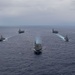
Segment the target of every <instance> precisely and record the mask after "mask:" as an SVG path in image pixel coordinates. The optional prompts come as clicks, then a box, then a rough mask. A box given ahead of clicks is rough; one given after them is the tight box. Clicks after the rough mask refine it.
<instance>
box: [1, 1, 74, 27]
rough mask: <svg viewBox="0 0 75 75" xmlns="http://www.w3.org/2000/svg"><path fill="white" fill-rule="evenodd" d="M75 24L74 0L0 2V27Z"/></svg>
mask: <svg viewBox="0 0 75 75" xmlns="http://www.w3.org/2000/svg"><path fill="white" fill-rule="evenodd" d="M71 24H75V0H0V26H1V25H4V26H7V25H9V26H12V25H13V26H17V25H71Z"/></svg>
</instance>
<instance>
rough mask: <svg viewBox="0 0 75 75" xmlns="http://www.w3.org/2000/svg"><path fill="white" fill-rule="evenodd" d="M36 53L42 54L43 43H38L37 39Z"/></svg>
mask: <svg viewBox="0 0 75 75" xmlns="http://www.w3.org/2000/svg"><path fill="white" fill-rule="evenodd" d="M34 53H35V54H41V53H42V45H41V43H36V41H35V44H34Z"/></svg>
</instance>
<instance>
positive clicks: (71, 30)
mask: <svg viewBox="0 0 75 75" xmlns="http://www.w3.org/2000/svg"><path fill="white" fill-rule="evenodd" d="M19 28H20V29H22V30H25V33H23V34H18V30H19ZM52 28H54V29H55V30H58V31H59V33H58V34H53V33H52V32H51V29H52ZM0 35H2V36H3V37H5V38H6V39H5V40H4V41H3V42H0V75H75V27H73V26H72V27H71V26H70V27H69V26H66V27H65V26H56V27H55V26H54V27H52V26H29V27H28V26H26V27H25V26H23V27H0ZM66 35H67V36H68V38H69V42H65V41H64V37H65V36H66ZM36 37H40V38H41V41H42V48H43V49H42V54H40V55H36V54H34V51H33V49H34V42H35V39H36Z"/></svg>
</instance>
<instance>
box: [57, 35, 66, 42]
mask: <svg viewBox="0 0 75 75" xmlns="http://www.w3.org/2000/svg"><path fill="white" fill-rule="evenodd" d="M56 35H57V36H58V37H59V38H61V39H62V40H63V41H65V37H64V36H62V35H60V34H56Z"/></svg>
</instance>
